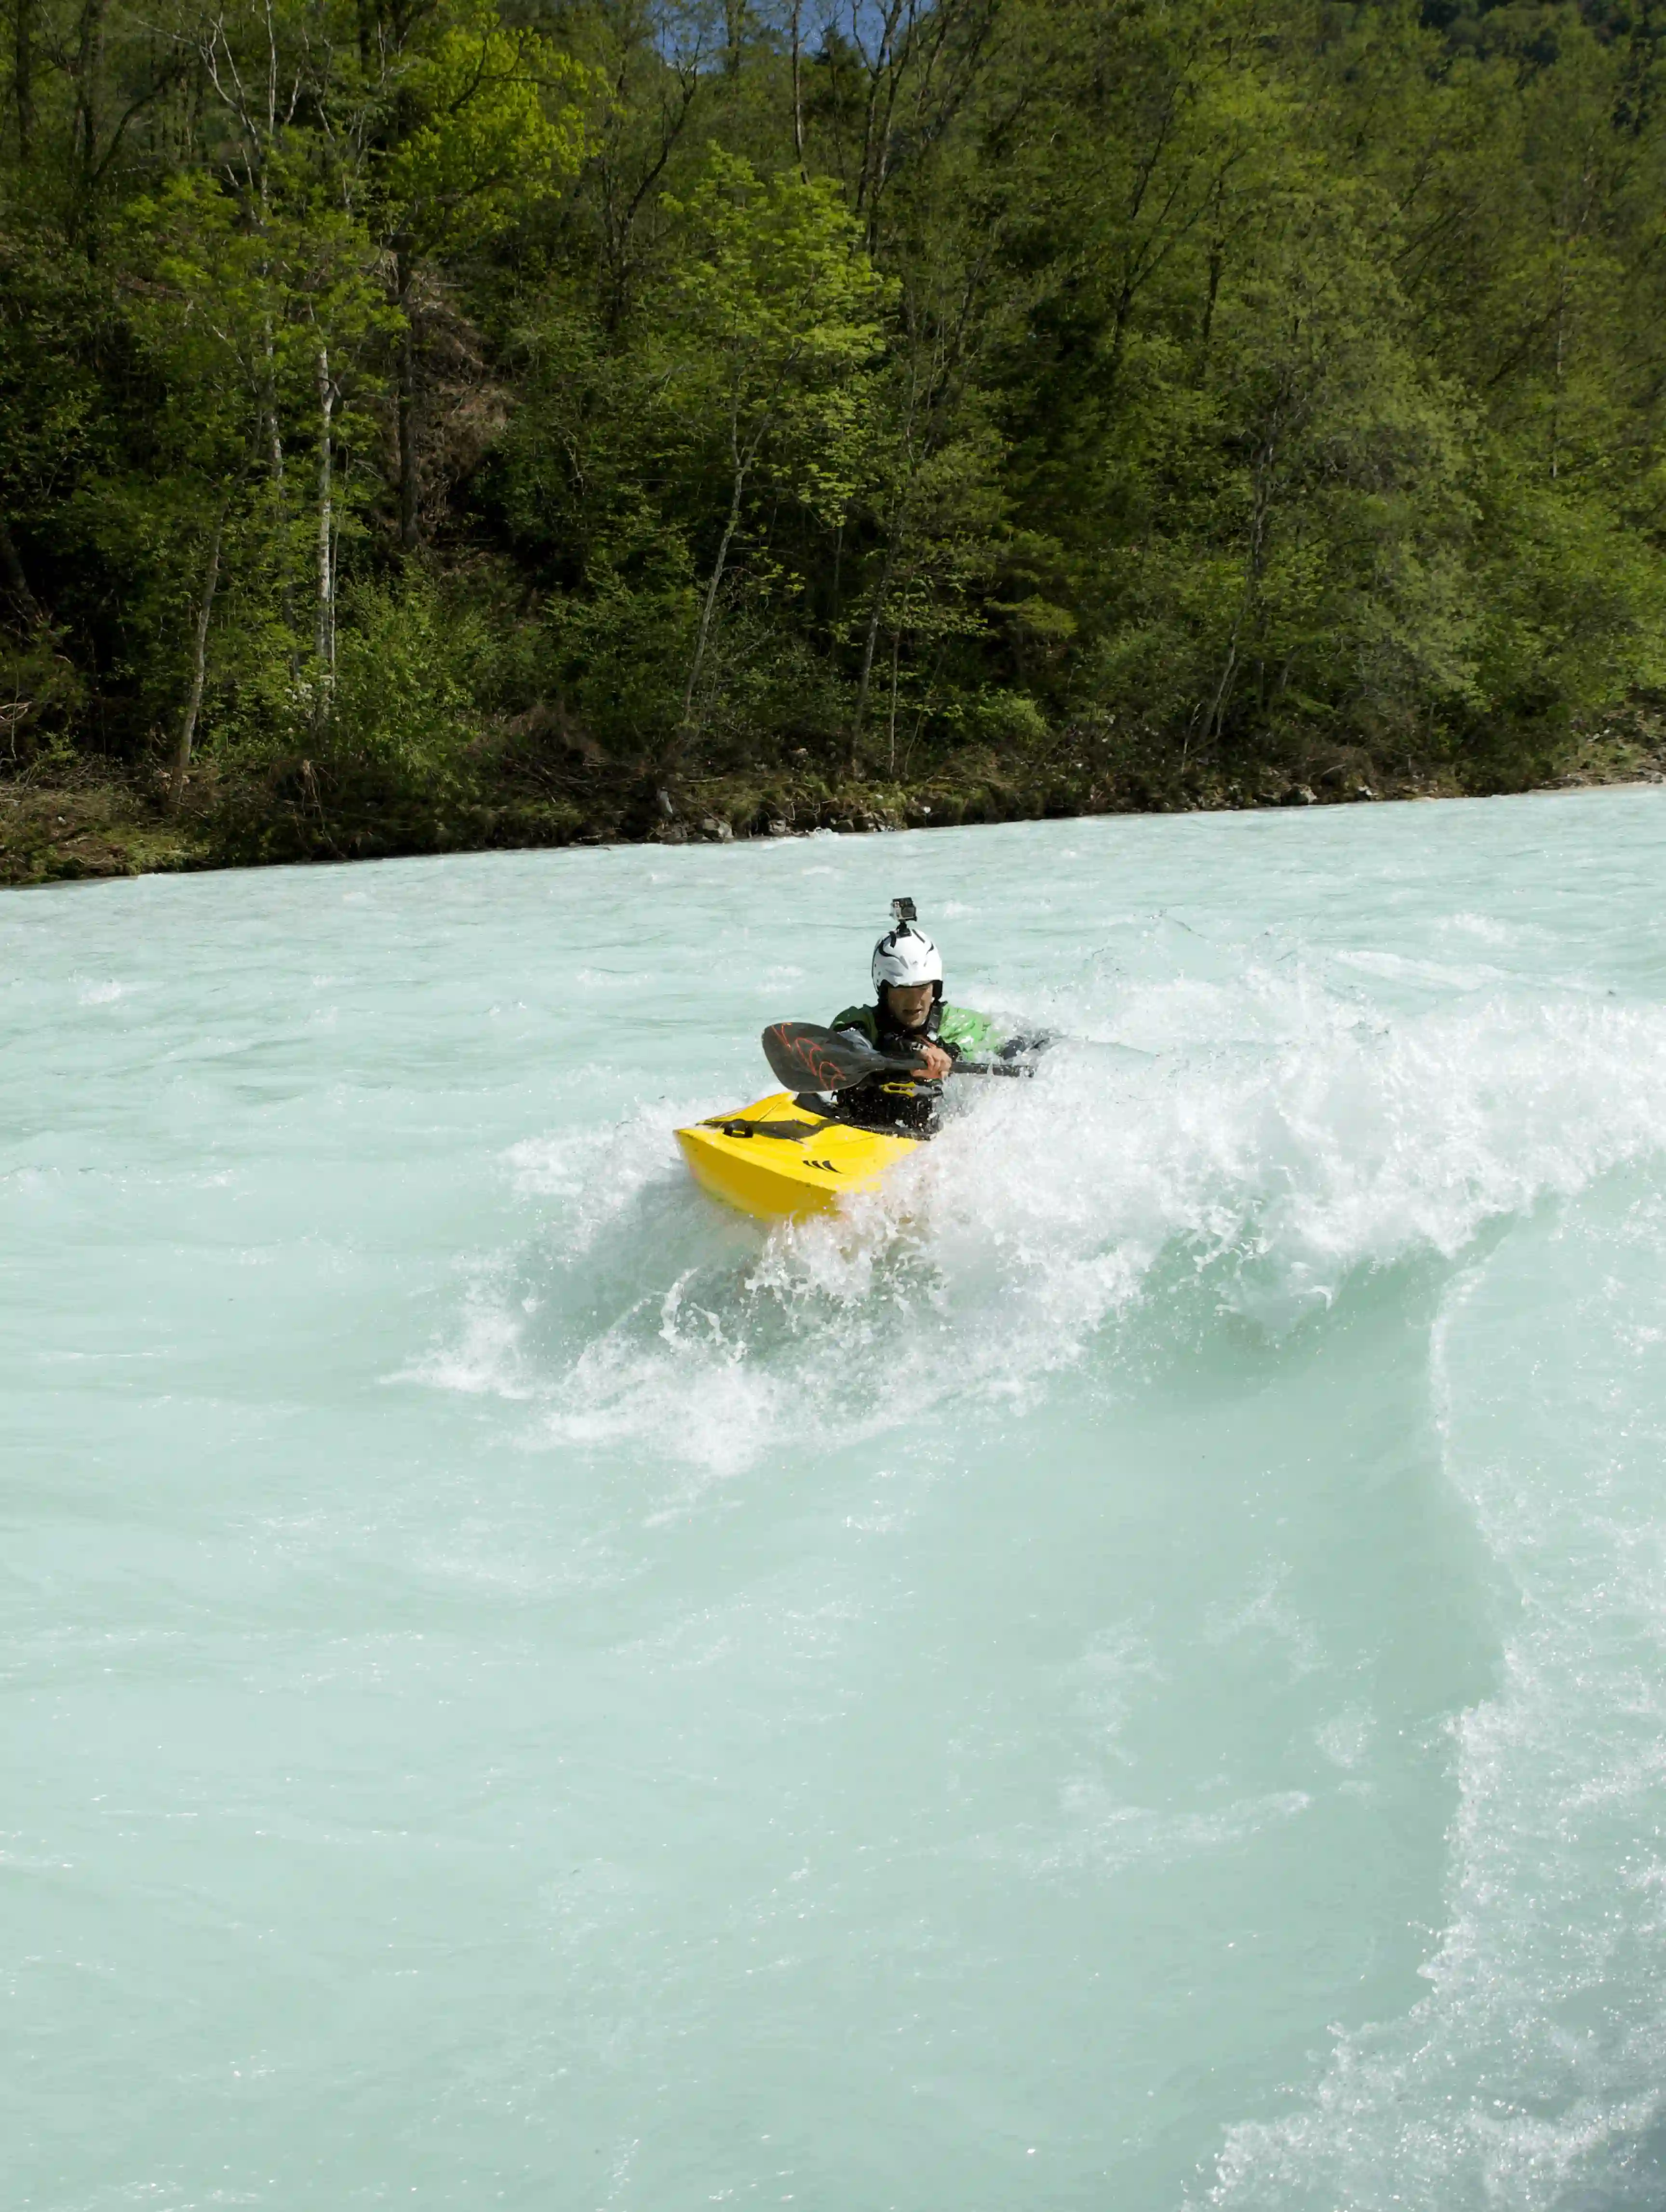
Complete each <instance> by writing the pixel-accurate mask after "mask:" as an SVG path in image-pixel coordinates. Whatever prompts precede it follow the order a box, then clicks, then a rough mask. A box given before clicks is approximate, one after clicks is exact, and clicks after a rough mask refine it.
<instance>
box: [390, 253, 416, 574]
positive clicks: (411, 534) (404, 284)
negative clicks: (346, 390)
mask: <svg viewBox="0 0 1666 2212" xmlns="http://www.w3.org/2000/svg"><path fill="white" fill-rule="evenodd" d="M393 265H394V271H395V278H396V281H397V283H398V288H399V311H400V313H402V314H403V315H404V324H405V326H404V336H403V337H402V338H401V339H400V341H399V550H400V552H401V553H404V554H405V555H407V556H409V555H410V554H412V553H414V552H415V551H416V550H417V489H418V486H417V428H418V422H417V326H416V310H415V303H414V302H413V301H412V299H411V296H410V288H411V279H412V276H413V271H412V269H411V266H410V261H409V259H408V258H406V256H405V255H404V253H403V252H401V253H398V254H396V256H395V257H394V264H393Z"/></svg>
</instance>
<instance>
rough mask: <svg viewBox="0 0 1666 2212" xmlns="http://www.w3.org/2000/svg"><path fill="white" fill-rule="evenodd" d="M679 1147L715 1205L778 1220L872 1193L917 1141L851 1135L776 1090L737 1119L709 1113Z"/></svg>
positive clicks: (882, 1134) (875, 1133)
mask: <svg viewBox="0 0 1666 2212" xmlns="http://www.w3.org/2000/svg"><path fill="white" fill-rule="evenodd" d="M677 1141H678V1144H679V1145H681V1146H682V1147H683V1151H684V1155H685V1156H686V1158H687V1159H688V1164H689V1165H690V1167H691V1168H692V1169H693V1170H694V1173H695V1178H696V1181H697V1182H700V1183H701V1184H702V1186H703V1187H704V1188H706V1189H707V1190H708V1191H710V1193H711V1194H712V1195H713V1197H714V1198H721V1199H722V1200H725V1201H726V1202H727V1204H728V1205H730V1206H739V1208H740V1210H741V1212H743V1213H755V1214H757V1216H758V1218H759V1219H760V1220H763V1221H775V1220H779V1219H781V1218H783V1217H785V1216H787V1215H792V1214H805V1213H826V1212H831V1210H832V1209H833V1208H834V1207H835V1206H837V1204H838V1202H839V1200H840V1199H841V1198H842V1195H843V1194H844V1193H845V1192H846V1191H850V1190H870V1189H872V1188H873V1185H874V1184H875V1183H876V1182H879V1178H880V1176H883V1175H884V1174H885V1170H886V1169H887V1168H890V1167H894V1166H895V1165H896V1164H897V1161H898V1160H900V1159H902V1158H903V1157H904V1156H905V1155H906V1154H907V1153H909V1152H912V1151H913V1150H914V1148H915V1145H916V1144H917V1143H918V1141H919V1139H917V1138H915V1137H904V1136H898V1135H895V1134H893V1133H891V1131H889V1130H879V1129H854V1128H852V1127H851V1126H850V1124H849V1123H848V1121H830V1120H829V1119H828V1118H827V1117H826V1116H825V1115H821V1114H817V1113H815V1112H812V1110H811V1109H808V1108H806V1107H803V1106H800V1105H799V1104H798V1103H797V1102H796V1101H795V1100H794V1098H793V1094H792V1092H791V1091H776V1092H775V1093H774V1094H773V1095H772V1096H771V1097H768V1098H760V1099H759V1100H758V1102H757V1104H756V1105H755V1106H743V1107H742V1108H741V1109H740V1110H739V1113H737V1114H714V1115H712V1117H711V1119H710V1120H709V1121H696V1123H695V1124H694V1125H693V1127H690V1128H687V1129H679V1130H678V1132H677Z"/></svg>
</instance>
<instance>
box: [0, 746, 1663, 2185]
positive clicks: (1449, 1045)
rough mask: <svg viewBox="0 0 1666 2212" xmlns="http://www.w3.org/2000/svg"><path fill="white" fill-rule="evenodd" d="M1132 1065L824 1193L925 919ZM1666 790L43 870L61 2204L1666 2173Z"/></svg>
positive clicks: (34, 1576)
mask: <svg viewBox="0 0 1666 2212" xmlns="http://www.w3.org/2000/svg"><path fill="white" fill-rule="evenodd" d="M897 892H908V893H910V894H912V895H913V896H915V898H916V899H917V900H918V902H919V905H920V908H921V917H922V920H923V921H925V922H926V924H927V927H931V928H933V930H934V932H935V933H937V934H938V936H939V939H941V941H942V943H943V945H944V946H945V951H946V954H947V956H948V959H949V963H950V978H951V990H952V994H953V995H955V996H957V997H958V999H960V1000H962V1001H963V1002H964V1003H967V1004H970V1005H973V1006H983V1007H986V1008H989V1009H992V1010H998V1011H1006V1012H1010V1013H1012V1015H1015V1016H1018V1017H1020V1018H1025V1019H1028V1020H1031V1021H1045V1022H1047V1023H1049V1024H1051V1025H1052V1026H1053V1027H1054V1028H1055V1030H1058V1031H1061V1032H1064V1033H1067V1035H1068V1036H1069V1037H1070V1038H1071V1039H1072V1040H1073V1042H1069V1043H1067V1044H1066V1045H1065V1046H1063V1047H1061V1048H1060V1049H1059V1050H1058V1051H1057V1052H1056V1053H1055V1054H1053V1055H1052V1056H1051V1057H1050V1058H1049V1060H1048V1061H1047V1062H1046V1063H1045V1064H1044V1066H1043V1072H1042V1073H1041V1074H1040V1076H1039V1077H1038V1079H1037V1080H1036V1081H1035V1082H1034V1083H1031V1084H1016V1083H1008V1084H1000V1085H976V1084H975V1083H974V1082H972V1081H971V1080H970V1079H968V1080H966V1081H965V1082H964V1083H962V1084H961V1085H959V1086H958V1092H957V1096H958V1103H959V1105H960V1107H961V1109H962V1110H961V1111H960V1112H959V1113H958V1115H957V1116H956V1117H955V1118H954V1120H953V1121H952V1125H951V1126H950V1127H949V1128H948V1129H947V1130H946V1131H945V1133H944V1135H943V1136H942V1137H941V1138H940V1139H939V1140H938V1141H937V1143H935V1144H934V1145H933V1146H929V1147H926V1148H922V1150H921V1152H920V1153H919V1154H918V1155H916V1156H915V1158H913V1159H911V1160H910V1161H909V1164H907V1166H906V1167H905V1168H904V1170H903V1171H902V1172H901V1173H900V1174H899V1175H898V1176H897V1177H896V1178H895V1180H894V1181H893V1182H892V1183H891V1184H890V1185H888V1186H887V1188H886V1189H885V1192H884V1193H883V1194H880V1195H879V1196H877V1197H875V1198H873V1199H871V1200H867V1201H866V1202H864V1203H862V1204H861V1205H860V1206H858V1207H857V1209H856V1210H855V1211H854V1212H853V1213H851V1214H850V1215H849V1216H848V1218H843V1219H842V1220H838V1221H830V1222H827V1223H824V1224H822V1225H817V1226H815V1227H813V1228H812V1229H809V1230H807V1231H802V1232H799V1233H791V1234H781V1233H777V1234H775V1235H774V1236H769V1235H766V1234H765V1233H764V1231H763V1229H762V1228H761V1227H760V1226H757V1225H753V1224H751V1223H750V1222H747V1221H745V1220H744V1219H742V1218H739V1217H738V1216H732V1215H729V1214H727V1213H726V1212H724V1211H723V1210H722V1209H721V1208H720V1207H719V1206H716V1205H715V1204H714V1202H712V1201H711V1200H708V1199H707V1198H705V1197H704V1196H702V1194H700V1193H699V1192H697V1191H696V1189H695V1188H693V1187H692V1185H691V1184H690V1182H689V1180H688V1179H687V1177H686V1176H685V1173H684V1170H683V1168H682V1166H681V1164H680V1162H679V1159H678V1155H677V1152H676V1150H675V1147H674V1146H673V1144H672V1137H671V1130H672V1126H673V1124H674V1123H675V1122H677V1121H678V1120H679V1119H683V1118H686V1117H688V1116H690V1115H697V1114H700V1113H709V1112H713V1111H714V1110H717V1109H721V1108H723V1107H727V1106H736V1105H739V1104H741V1103H745V1102H746V1101H748V1100H750V1099H751V1098H753V1097H757V1096H760V1095H762V1094H763V1093H764V1092H765V1091H768V1090H769V1088H770V1087H771V1086H770V1085H769V1081H768V1079H767V1076H766V1074H765V1072H764V1069H763V1061H762V1059H761V1057H760V1054H759V1052H758V1048H757V1035H758V1031H759V1030H760V1029H761V1027H762V1025H763V1023H764V1022H765V1021H766V1020H769V1019H771V1018H776V1017H780V1016H783V1015H793V1016H800V1017H805V1018H812V1019H822V1020H824V1019H826V1018H828V1016H829V1015H830V1013H831V1012H833V1010H834V1009H835V1008H836V1007H837V1006H840V1005H841V1004H842V1003H845V1002H846V1001H848V1000H849V999H851V998H853V997H854V996H856V995H858V994H859V993H860V990H861V989H862V987H863V986H864V985H865V982H866V963H867V956H868V950H869V947H870V945H871V944H872V941H873V937H874V936H875V934H876V933H877V932H878V930H879V927H881V926H882V925H883V923H884V921H885V914H886V908H887V904H888V902H889V900H890V898H891V895H892V894H893V893H897ZM1663 893H1666V792H1659V791H1655V790H1637V791H1622V792H1613V793H1570V794H1566V795H1554V796H1539V797H1532V798H1527V799H1512V800H1500V801H1493V802H1486V803H1482V802H1469V803H1467V804H1458V805H1412V806H1376V807H1369V806H1359V807H1353V808H1348V809H1335V810H1331V809H1326V810H1319V811H1313V812H1310V813H1304V814H1280V815H1265V814H1251V815H1240V816H1224V817H1203V816H1193V817H1178V818H1170V819H1165V820H1155V819H1152V820H1127V819H1124V820H1105V821H1095V822H1078V823H1044V824H1025V825H1016V826H1012V827H1008V828H1003V829H976V830H964V831H939V832H935V833H928V834H921V835H917V836H884V837H866V838H846V839H838V838H834V837H831V836H819V837H814V838H809V839H799V840H791V841H785V842H777V843H774V844H769V845H764V844H757V845H751V846H745V847H741V848H682V849H664V850H655V849H645V848H637V849H629V850H615V851H590V852H569V853H552V854H498V855H490V854H489V855H480V856H475V857H469V858H461V859H447V860H430V861H409V862H398V863H392V864H387V865H381V866H362V867H354V868H338V869H337V868H316V869H311V870H278V871H271V872H254V873H246V874H227V875H218V876H210V877H203V878H173V879H170V878H151V879H147V880H139V881H133V882H124V883H114V884H88V885H66V886H63V887H58V888H53V889H48V890H33V891H25V892H11V893H7V894H4V895H3V902H0V950H3V970H4V977H5V989H4V996H3V1000H0V1018H3V1027H4V1053H3V1059H0V1128H3V1152H4V1158H3V1179H0V1232H3V1242H4V1249H5V1257H6V1266H5V1271H4V1289H3V1298H4V1327H3V1336H0V1389H3V1396H0V1416H3V1445H4V1455H3V1476H0V1480H3V1553H0V1558H3V1570H4V1572H3V1583H0V1593H3V1597H0V1602H3V1608H4V1637H3V1677H0V1775H3V1789H0V1990H3V2002H0V2203H3V2205H4V2207H5V2208H6V2212H25V2208H27V2212H71V2208H74V2212H119V2208H124V2209H125V2208H130V2207H135V2208H147V2212H149V2209H150V2208H155V2212H174V2209H175V2208H185V2207H192V2208H195V2207H208V2206H232V2205H255V2206H263V2207H270V2208H274V2212H277V2209H278V2208H282V2209H283V2212H289V2208H301V2212H313V2208H317V2209H318V2212H326V2209H327V2212H349V2209H350V2208H355V2207H361V2206H377V2205H389V2206H392V2205H400V2206H404V2205H412V2206H423V2205H429V2206H435V2207H453V2206H455V2207H459V2208H460V2207H468V2206H473V2205H481V2206H496V2205H505V2206H511V2207H516V2208H523V2212H609V2209H610V2208H621V2212H623V2209H624V2208H629V2212H684V2208H695V2207H707V2206H712V2205H726V2206H746V2205H752V2204H757V2205H772V2206H773V2205H783V2204H791V2205H793V2206H795V2207H797V2208H798V2212H1018V2208H1031V2207H1033V2208H1036V2212H1066V2209H1067V2208H1071V2209H1072V2212H1073V2208H1078V2207H1080V2208H1089V2207H1091V2208H1094V2212H1205V2208H1219V2212H1251V2208H1255V2212H1267V2209H1268V2208H1279V2212H1356V2208H1357V2212H1366V2209H1367V2208H1369V2212H1377V2208H1386V2207H1389V2206H1406V2207H1412V2208H1423V2212H1471V2208H1473V2212H1496V2208H1511V2212H1514V2208H1522V2212H1527V2208H1545V2209H1546V2212H1548V2208H1553V2207H1554V2208H1568V2212H1575V2208H1577V2212H1619V2208H1622V2207H1624V2208H1632V2207H1635V2208H1645V2207H1658V2206H1660V2205H1661V2204H1662V2203H1666V1837H1663V1832H1662V1827H1663V1816H1666V927H1663V914H1666V899H1663Z"/></svg>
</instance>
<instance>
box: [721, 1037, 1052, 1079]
mask: <svg viewBox="0 0 1666 2212" xmlns="http://www.w3.org/2000/svg"><path fill="white" fill-rule="evenodd" d="M763 1057H764V1058H765V1060H768V1061H769V1072H770V1073H771V1074H772V1075H773V1076H774V1077H775V1080H776V1081H777V1082H778V1083H779V1084H781V1085H782V1086H783V1088H785V1089H786V1090H788V1091H848V1089H849V1088H850V1086H851V1085H852V1084H854V1083H866V1080H867V1079H868V1077H869V1076H871V1075H918V1074H920V1073H921V1063H920V1061H919V1060H918V1058H917V1057H916V1056H915V1054H911V1053H910V1054H907V1055H904V1054H900V1053H890V1052H879V1051H878V1050H876V1049H875V1048H874V1047H873V1045H871V1044H869V1043H868V1042H866V1039H864V1038H861V1037H854V1036H848V1035H847V1034H846V1033H845V1032H844V1031H842V1030H824V1029H818V1027H817V1025H816V1024H815V1023H814V1022H771V1023H770V1024H769V1028H768V1029H767V1030H764V1032H763ZM950 1072H951V1073H952V1074H955V1075H1025V1074H1027V1073H1029V1071H1028V1069H1027V1068H1024V1067H1018V1066H1013V1065H1012V1064H1011V1063H1010V1062H1008V1061H1006V1060H956V1061H955V1063H954V1066H953V1067H952V1070H951V1071H950Z"/></svg>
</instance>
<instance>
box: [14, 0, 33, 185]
mask: <svg viewBox="0 0 1666 2212" xmlns="http://www.w3.org/2000/svg"><path fill="white" fill-rule="evenodd" d="M12 7H13V10H14V13H13V15H12V58H11V91H12V100H13V101H14V103H15V106H16V109H17V156H18V159H19V161H23V162H26V163H27V161H28V160H29V158H30V155H32V154H33V150H34V9H35V0H12Z"/></svg>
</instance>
